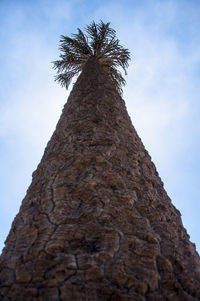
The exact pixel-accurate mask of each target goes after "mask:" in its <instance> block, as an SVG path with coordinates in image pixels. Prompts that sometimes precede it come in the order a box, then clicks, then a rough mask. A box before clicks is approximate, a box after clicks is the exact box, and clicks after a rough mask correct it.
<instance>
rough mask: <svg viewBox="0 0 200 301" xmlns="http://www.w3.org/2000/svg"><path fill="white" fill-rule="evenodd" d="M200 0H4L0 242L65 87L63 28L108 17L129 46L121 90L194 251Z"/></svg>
mask: <svg viewBox="0 0 200 301" xmlns="http://www.w3.org/2000/svg"><path fill="white" fill-rule="evenodd" d="M199 15H200V1H198V0H190V1H189V0H187V1H186V0H182V1H180V0H101V1H100V0H93V1H91V0H90V1H89V0H85V1H84V0H82V1H81V0H34V1H33V0H29V1H25V0H9V1H7V0H0V40H1V55H0V66H1V68H0V83H1V84H0V116H1V118H0V169H1V172H0V192H1V194H0V195H1V197H0V250H1V249H2V248H3V246H4V241H5V239H6V237H7V235H8V233H9V230H10V227H11V224H12V221H13V219H14V217H15V215H16V214H17V213H18V211H19V208H20V204H21V201H22V199H23V198H24V197H25V194H26V190H27V188H28V186H29V185H30V183H31V178H32V172H33V171H34V170H35V169H36V168H37V165H38V164H39V162H40V159H41V157H42V155H43V152H44V149H45V147H46V144H47V142H48V141H49V139H50V137H51V135H52V133H53V131H54V129H55V127H56V124H57V121H58V119H59V116H60V114H61V111H62V108H63V105H64V104H65V103H66V101H67V97H68V95H69V92H70V89H71V86H70V89H69V91H66V90H65V89H64V88H61V87H60V86H59V85H58V84H57V83H56V82H55V81H54V76H55V70H53V68H52V61H54V60H56V59H58V56H59V49H58V47H59V40H60V36H61V35H68V36H70V35H71V33H76V31H77V28H78V27H79V28H81V29H84V27H85V25H86V24H90V23H91V22H92V21H93V20H94V21H95V22H99V21H100V20H103V21H104V22H111V27H112V28H114V29H115V30H116V32H117V36H118V38H119V40H120V43H121V44H122V45H123V46H124V47H126V48H128V49H129V50H130V52H131V57H132V60H131V62H130V66H129V68H128V75H127V76H126V82H127V85H126V86H125V88H124V94H123V98H124V100H125V102H126V105H127V110H128V113H129V115H130V117H131V119H132V122H133V125H134V127H135V128H136V130H137V132H138V134H139V136H140V137H141V139H142V141H143V143H144V145H145V147H146V149H147V150H148V152H149V154H150V155H151V157H152V160H153V162H154V163H155V165H156V167H157V170H158V172H159V175H160V176H161V178H162V180H163V182H164V187H165V189H166V191H167V193H168V195H169V197H170V198H171V199H172V203H173V204H174V205H175V207H176V208H177V209H178V210H180V212H181V214H182V221H183V224H184V227H185V228H186V229H187V232H188V234H189V235H190V239H191V241H192V242H193V243H195V244H196V247H197V250H198V252H199V253H200V231H199V229H200V218H199V212H200V153H199V148H200V118H199V111H200V102H199V97H200V96H199V95H200V84H199V80H200V34H199V28H200V18H199Z"/></svg>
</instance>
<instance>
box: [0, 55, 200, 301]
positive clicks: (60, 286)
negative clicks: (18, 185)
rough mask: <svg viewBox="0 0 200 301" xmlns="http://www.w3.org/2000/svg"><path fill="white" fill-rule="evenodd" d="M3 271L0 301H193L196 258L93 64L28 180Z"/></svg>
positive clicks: (199, 264)
mask: <svg viewBox="0 0 200 301" xmlns="http://www.w3.org/2000/svg"><path fill="white" fill-rule="evenodd" d="M0 266H1V270H0V286H1V289H0V300H17V301H20V300H21V301H22V300H23V301H24V300H26V301H27V300H28V301H35V300H41V301H43V300H45V301H46V300H48V301H54V300H55V301H56V300H62V301H79V300H80V301H84V300H86V301H95V300H98V301H100V300H101V301H118V300H119V301H120V300H121V301H126V300H127V301H128V300H130V301H162V300H169V301H170V300H171V301H176V300H179V301H184V300H191V301H195V300H200V260H199V256H198V254H197V253H196V251H195V247H194V245H193V244H192V243H191V242H190V241H189V237H188V235H187V233H186V231H185V229H184V227H183V225H182V222H181V218H180V213H179V211H178V210H176V209H175V207H174V206H173V205H172V203H171V200H170V199H169V197H168V196H167V194H166V192H165V190H164V188H163V183H162V181H161V179H160V178H159V175H158V173H157V171H156V168H155V166H154V164H153V163H152V162H151V158H150V156H149V154H148V152H147V151H146V150H145V149H144V146H143V144H142V142H141V140H140V138H139V137H138V135H137V133H136V131H135V129H134V128H133V126H132V124H131V121H130V118H129V116H128V114H127V111H126V107H125V104H124V101H123V100H122V98H121V97H120V96H119V94H118V92H117V91H116V89H115V88H114V86H113V84H112V82H111V80H110V79H109V77H108V75H107V74H105V72H104V71H103V69H102V67H101V66H100V65H99V63H98V61H97V60H96V59H95V58H90V59H89V60H88V62H87V63H86V65H85V67H84V69H83V72H82V74H81V75H80V76H79V78H78V80H77V82H76V84H75V85H74V88H73V90H72V92H71V94H70V96H69V99H68V102H67V104H66V105H65V107H64V110H63V113H62V115H61V118H60V120H59V122H58V125H57V127H56V130H55V132H54V134H53V136H52V138H51V140H50V142H49V143H48V145H47V148H46V149H45V153H44V156H43V158H42V160H41V162H40V164H39V165H38V168H37V170H36V171H35V172H34V173H33V180H32V184H31V186H30V187H29V189H28V191H27V195H26V197H25V198H24V200H23V202H22V205H21V208H20V211H19V214H18V215H17V216H16V218H15V220H14V222H13V224H12V228H11V231H10V233H9V235H8V238H7V240H6V244H5V248H4V250H3V253H2V255H1V261H0Z"/></svg>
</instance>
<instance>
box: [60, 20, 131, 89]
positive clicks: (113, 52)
mask: <svg viewBox="0 0 200 301" xmlns="http://www.w3.org/2000/svg"><path fill="white" fill-rule="evenodd" d="M72 37H73V38H70V37H67V36H61V40H60V43H61V46H60V50H61V52H62V53H61V55H60V58H61V59H60V60H58V61H55V62H54V68H55V69H57V72H58V75H57V77H56V80H57V81H58V82H59V83H60V84H61V86H63V87H66V88H68V86H69V84H70V82H71V79H72V78H73V77H74V76H75V75H77V74H79V73H80V72H81V71H82V70H83V68H84V66H85V64H86V62H87V61H88V59H89V58H96V60H97V61H98V62H99V63H100V65H101V66H102V67H103V69H104V71H105V72H106V73H107V74H108V75H109V77H110V79H111V80H112V82H113V84H114V86H115V87H116V88H117V90H118V91H119V92H120V93H121V92H122V86H124V85H125V83H126V82H125V80H124V78H123V76H122V74H121V72H120V71H119V70H118V69H117V68H118V67H121V68H122V69H123V70H124V71H125V74H126V69H127V67H128V61H129V60H130V53H129V51H128V49H125V48H123V47H122V46H121V45H120V44H119V40H118V39H117V38H116V33H115V30H114V29H112V28H110V23H103V22H102V21H101V22H100V23H99V24H96V23H95V22H94V21H93V22H92V23H91V24H90V25H88V26H87V27H86V35H85V34H84V33H83V32H82V30H80V29H79V28H78V33H77V34H72Z"/></svg>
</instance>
